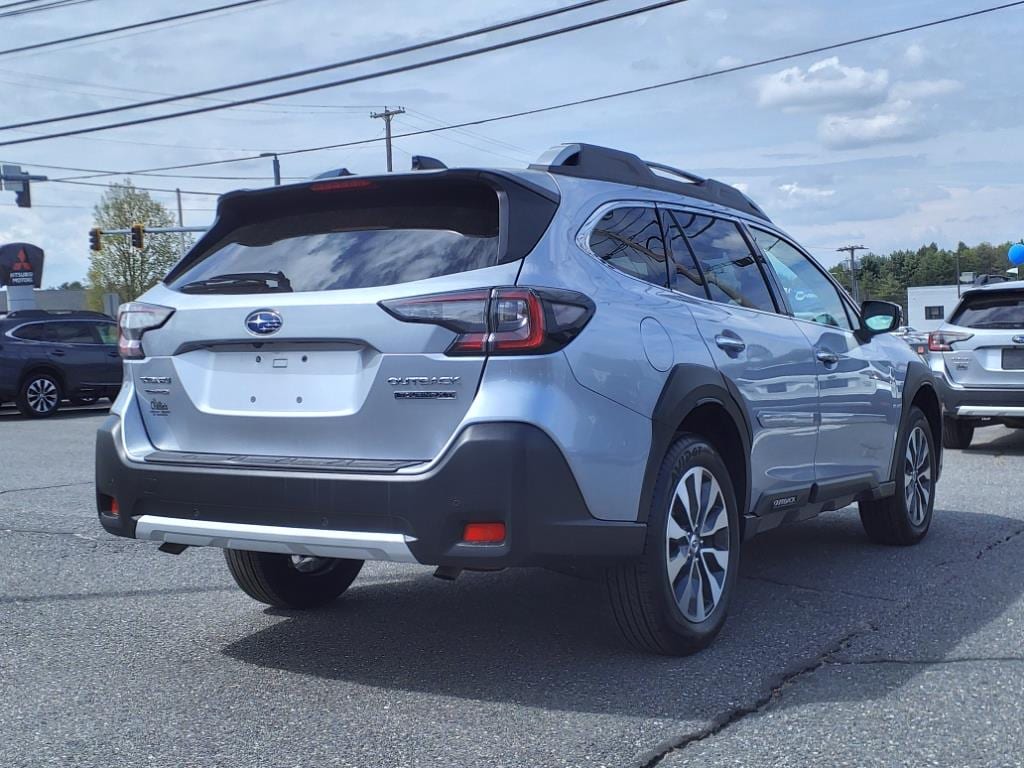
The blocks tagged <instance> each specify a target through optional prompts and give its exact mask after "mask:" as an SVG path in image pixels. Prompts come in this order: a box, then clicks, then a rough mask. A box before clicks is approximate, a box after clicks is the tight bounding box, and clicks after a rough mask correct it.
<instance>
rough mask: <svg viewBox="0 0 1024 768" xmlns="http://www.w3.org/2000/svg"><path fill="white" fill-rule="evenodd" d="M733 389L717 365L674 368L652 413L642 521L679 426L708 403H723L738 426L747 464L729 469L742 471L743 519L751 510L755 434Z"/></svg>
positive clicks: (689, 365) (679, 366)
mask: <svg viewBox="0 0 1024 768" xmlns="http://www.w3.org/2000/svg"><path fill="white" fill-rule="evenodd" d="M733 391H734V390H733V387H732V385H731V382H729V381H728V380H727V379H726V378H725V377H723V376H722V374H721V373H719V372H718V371H717V370H715V369H713V368H707V367H705V366H701V365H692V364H687V363H680V364H678V365H676V366H674V367H673V368H672V370H671V372H670V373H669V375H668V378H667V379H666V380H665V386H664V387H663V388H662V391H661V395H660V396H659V397H658V402H657V404H656V405H655V406H654V411H653V413H652V414H651V451H650V454H648V457H647V466H646V468H645V469H644V479H643V486H642V488H641V493H640V505H639V509H638V510H637V520H638V521H639V522H646V520H647V516H648V513H649V511H650V508H651V501H652V497H653V496H654V485H655V482H656V480H657V477H658V470H659V469H660V468H661V462H662V460H663V459H664V457H665V454H666V453H668V449H669V447H670V446H671V444H672V440H673V438H674V437H675V435H676V432H677V430H678V429H679V426H680V425H681V424H682V423H683V421H684V420H685V419H686V417H687V416H689V415H690V414H691V413H693V412H694V411H695V410H696V409H697V408H699V407H700V406H702V405H706V404H708V403H714V404H715V405H718V406H721V407H722V408H723V409H724V410H725V411H726V413H728V414H729V417H730V419H731V420H732V425H733V426H734V427H735V428H736V431H737V433H739V436H740V441H741V442H742V443H743V466H742V467H739V468H737V467H729V471H730V472H735V471H737V469H738V470H739V471H740V472H742V477H741V480H742V483H743V488H744V489H745V492H744V494H743V497H742V498H739V497H738V499H737V500H738V501H739V502H740V504H741V505H742V507H741V509H740V510H739V512H740V517H741V518H742V517H743V516H744V515H746V514H747V512H748V511H749V510H750V494H751V482H750V480H751V478H750V447H751V443H752V436H751V435H752V433H751V429H750V424H749V422H748V421H747V419H746V417H745V416H744V414H743V409H742V408H740V406H739V404H738V403H739V401H738V399H737V397H736V396H735V395H734V394H733Z"/></svg>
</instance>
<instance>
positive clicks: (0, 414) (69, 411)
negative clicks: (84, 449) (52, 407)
mask: <svg viewBox="0 0 1024 768" xmlns="http://www.w3.org/2000/svg"><path fill="white" fill-rule="evenodd" d="M109 410H110V405H109V404H102V405H66V406H62V407H61V409H60V410H59V411H57V412H56V413H55V414H53V415H52V416H47V417H45V418H42V419H38V418H34V417H32V416H22V415H21V413H20V412H19V411H18V409H17V408H14V407H0V419H6V420H9V421H39V422H43V421H61V420H63V419H84V418H86V417H88V416H97V415H100V414H103V413H107V412H108V411H109Z"/></svg>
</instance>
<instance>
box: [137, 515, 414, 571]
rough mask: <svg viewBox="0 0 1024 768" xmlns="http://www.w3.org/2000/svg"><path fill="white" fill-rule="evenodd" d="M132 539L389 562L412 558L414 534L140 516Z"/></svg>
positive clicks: (411, 561)
mask: <svg viewBox="0 0 1024 768" xmlns="http://www.w3.org/2000/svg"><path fill="white" fill-rule="evenodd" d="M135 538H137V539H144V540H146V541H161V542H170V543H172V544H187V545H189V546H191V547H221V548H222V549H242V550H252V551H256V552H278V553H281V554H285V555H309V556H312V557H340V558H346V559H350V560H388V561H390V562H393V563H415V562H417V560H416V558H415V557H413V554H412V552H411V551H410V550H409V542H413V541H416V539H415V538H414V537H412V536H406V535H405V534H401V533H371V532H366V531H325V530H320V529H318V528H288V527H285V526H278V525H248V524H245V523H217V522H211V521H208V520H184V519H180V518H175V517H157V516H154V515H143V516H142V517H140V518H139V520H138V523H137V525H136V526H135Z"/></svg>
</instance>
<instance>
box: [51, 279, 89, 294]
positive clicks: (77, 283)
mask: <svg viewBox="0 0 1024 768" xmlns="http://www.w3.org/2000/svg"><path fill="white" fill-rule="evenodd" d="M84 289H85V286H84V285H82V281H81V280H72V281H71V282H70V283H69V282H66V281H65V282H63V283H61V284H60V285H58V286H57V290H58V291H81V290H84Z"/></svg>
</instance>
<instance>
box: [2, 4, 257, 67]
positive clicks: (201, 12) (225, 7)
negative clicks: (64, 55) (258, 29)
mask: <svg viewBox="0 0 1024 768" xmlns="http://www.w3.org/2000/svg"><path fill="white" fill-rule="evenodd" d="M265 2H267V0H236V2H233V3H227V4H225V5H217V6H212V7H210V8H200V9H198V10H195V11H188V12H187V13H177V14H175V15H174V16H164V17H163V18H160V19H150V20H149V21H138V22H135V23H134V24H125V25H123V26H120V27H110V28H109V29H100V30H97V31H95V32H85V33H83V34H81V35H72V36H71V37H61V38H58V39H56V40H47V41H46V42H42V43H32V44H31V45H21V46H18V47H17V48H8V49H6V50H2V51H0V56H9V55H10V54H12V53H24V52H25V51H35V50H38V49H40V48H51V47H53V46H55V45H61V44H62V43H74V42H77V41H78V40H90V39H92V38H95V37H103V36H104V35H112V34H115V33H117V32H126V31H127V30H129V29H142V28H143V27H152V26H155V25H157V24H165V23H167V22H170V21H180V20H181V19H191V18H194V17H196V16H205V15H207V14H209V13H216V12H217V11H226V10H229V9H231V8H241V7H243V6H246V5H255V4H256V3H265Z"/></svg>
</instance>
